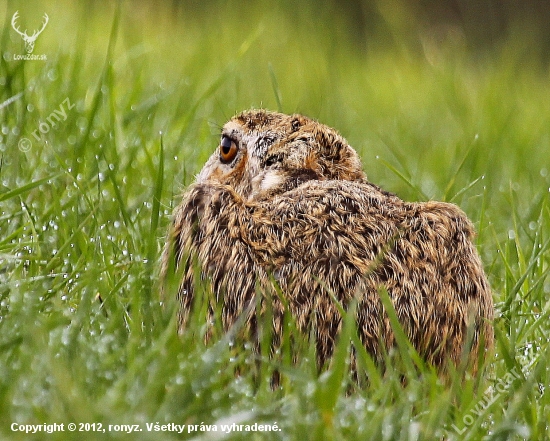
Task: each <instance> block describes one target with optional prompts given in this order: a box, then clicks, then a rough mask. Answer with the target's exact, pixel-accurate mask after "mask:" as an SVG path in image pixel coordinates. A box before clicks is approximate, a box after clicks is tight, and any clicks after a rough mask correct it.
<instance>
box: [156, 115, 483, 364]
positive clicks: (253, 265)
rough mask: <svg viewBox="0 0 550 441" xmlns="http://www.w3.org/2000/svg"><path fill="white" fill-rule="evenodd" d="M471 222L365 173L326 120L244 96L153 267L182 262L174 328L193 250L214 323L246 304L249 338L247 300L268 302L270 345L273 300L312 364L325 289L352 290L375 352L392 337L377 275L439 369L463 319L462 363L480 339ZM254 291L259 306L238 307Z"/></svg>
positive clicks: (231, 320) (323, 331) (227, 320)
mask: <svg viewBox="0 0 550 441" xmlns="http://www.w3.org/2000/svg"><path fill="white" fill-rule="evenodd" d="M473 234H474V232H473V227H472V224H471V223H470V221H469V220H468V219H467V218H466V216H465V214H464V213H463V212H462V211H461V210H460V209H459V208H458V207H456V206H455V205H451V204H448V203H440V202H424V203H408V202H404V201H402V200H401V199H399V198H398V197H397V196H395V195H393V194H390V193H388V192H385V191H383V190H381V189H380V188H379V187H377V186H375V185H373V184H371V183H370V182H368V181H367V178H366V176H365V174H364V173H363V171H362V170H361V162H360V159H359V157H358V155H357V153H356V152H355V150H354V149H353V148H352V147H350V146H349V145H348V144H347V142H346V140H345V139H344V138H342V137H341V136H340V135H339V134H338V133H337V132H336V131H335V130H333V129H331V128H329V127H327V126H325V125H322V124H320V123H318V122H316V121H314V120H312V119H309V118H307V117H304V116H301V115H292V116H289V115H284V114H280V113H274V112H268V111H264V110H250V111H246V112H243V113H241V114H240V115H237V116H236V117H234V118H233V119H231V120H230V121H229V122H228V123H227V124H226V125H225V126H224V127H223V130H222V135H221V141H220V145H219V148H218V149H217V150H216V152H214V154H213V155H212V156H211V157H210V159H209V160H208V162H207V163H206V164H205V166H204V167H203V169H202V171H201V172H200V174H199V175H198V176H197V178H196V182H195V183H194V184H192V185H191V186H190V188H189V189H188V190H187V191H186V192H185V194H184V195H183V200H182V202H181V204H180V205H179V207H178V208H177V209H176V210H175V213H174V219H173V224H172V227H171V230H170V232H169V238H168V242H167V246H166V248H165V251H164V255H163V259H162V266H161V277H162V278H165V277H166V273H167V272H168V271H170V268H172V270H173V268H174V267H179V270H180V271H182V272H183V273H182V274H183V275H182V280H181V284H180V286H179V292H178V298H179V302H180V303H181V309H180V315H179V326H180V330H183V329H184V328H185V326H186V321H187V318H188V314H189V311H190V309H191V307H192V304H193V299H194V296H195V291H194V279H195V273H196V272H197V271H196V265H193V263H192V262H193V261H194V260H195V261H198V263H199V264H200V267H201V268H202V277H203V278H206V279H208V280H209V282H210V287H211V288H210V289H211V299H212V300H211V302H217V303H218V305H219V306H220V308H221V320H222V325H223V329H225V330H228V329H229V328H231V326H232V325H233V324H235V323H236V321H237V319H238V318H239V316H240V315H241V314H246V317H245V318H244V319H245V320H244V323H245V329H246V331H247V332H249V333H250V334H249V338H252V339H254V338H256V333H257V326H258V323H259V321H258V320H257V317H256V314H257V311H262V310H265V306H266V305H265V303H266V302H270V305H271V307H272V314H273V316H272V317H273V333H274V343H273V344H274V346H277V345H278V344H279V342H280V337H281V334H282V332H283V330H282V322H283V321H282V316H283V311H284V308H285V307H286V308H288V309H289V310H290V313H291V315H292V316H293V317H294V320H295V322H296V324H297V326H298V328H299V329H300V330H301V331H303V332H304V333H307V335H314V336H315V342H316V347H317V354H318V362H319V364H320V365H322V364H323V363H324V362H326V361H327V360H328V359H329V358H330V356H331V354H332V352H333V348H334V345H335V341H336V339H337V338H338V333H339V329H340V327H341V322H342V318H341V315H340V313H339V312H338V309H337V307H336V305H335V302H334V300H333V299H332V298H331V295H329V293H328V292H327V290H330V291H331V292H332V293H333V294H334V295H335V296H336V298H337V299H338V300H339V302H341V304H342V305H344V307H346V306H347V305H348V304H349V303H350V301H351V300H352V299H353V298H354V297H356V298H357V299H358V307H357V317H356V320H357V329H358V332H359V336H360V338H361V341H362V342H363V344H364V346H365V348H366V349H367V350H368V351H369V353H370V354H371V355H372V356H373V357H374V359H375V360H378V361H382V360H383V354H384V352H385V351H387V350H389V349H390V348H391V347H393V346H394V345H395V338H394V333H393V330H392V327H391V325H390V322H389V319H388V316H387V314H386V312H385V310H384V307H383V305H382V302H381V299H380V290H381V289H385V290H386V291H387V293H388V295H389V297H390V299H391V301H392V302H393V306H394V309H395V311H396V313H397V316H398V318H399V320H400V322H401V326H402V328H403V330H404V331H405V333H406V334H407V336H408V338H409V339H410V341H411V342H412V344H413V345H414V347H415V348H416V350H417V351H418V353H419V354H420V355H421V356H422V357H424V359H425V360H427V361H428V362H429V363H431V364H432V365H434V366H435V367H436V368H437V369H438V370H439V371H440V372H442V371H445V370H446V368H445V366H446V363H447V361H448V360H450V361H451V362H453V363H454V364H457V363H458V362H459V360H460V356H461V353H462V351H463V348H464V346H465V343H466V340H467V338H466V336H467V333H468V332H470V334H469V335H471V336H472V338H473V340H472V347H471V350H470V356H469V357H470V359H469V360H470V362H471V363H470V366H471V367H472V369H474V370H475V369H476V359H477V356H478V355H477V354H478V353H479V352H478V351H480V350H481V351H483V350H485V349H489V348H491V347H492V344H493V328H492V318H493V302H492V297H491V291H490V289H489V286H488V283H487V279H486V277H485V274H484V271H483V266H482V264H481V261H480V259H479V257H478V254H477V252H476V250H475V248H474V246H473V244H472V242H471V238H472V236H473ZM274 284H277V285H278V288H277V289H280V291H279V292H280V294H281V295H282V296H283V300H284V302H282V301H281V299H280V298H279V297H278V296H277V294H275V289H274V288H273V286H274ZM257 296H261V300H260V304H261V305H262V306H261V307H260V308H261V309H258V307H257V305H256V306H252V307H251V304H255V302H256V301H257V300H258V299H257ZM262 302H263V303H262ZM284 305H286V306H284ZM211 310H212V308H211ZM212 314H213V313H212ZM211 319H212V320H214V318H213V315H212V317H211ZM469 330H470V331H469ZM382 345H383V346H382ZM480 345H482V346H480Z"/></svg>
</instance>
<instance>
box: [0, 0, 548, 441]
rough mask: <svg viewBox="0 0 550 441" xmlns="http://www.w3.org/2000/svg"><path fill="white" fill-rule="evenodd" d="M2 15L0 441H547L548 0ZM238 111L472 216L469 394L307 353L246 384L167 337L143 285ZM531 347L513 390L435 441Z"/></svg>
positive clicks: (230, 5) (388, 185)
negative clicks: (277, 114)
mask: <svg viewBox="0 0 550 441" xmlns="http://www.w3.org/2000/svg"><path fill="white" fill-rule="evenodd" d="M16 11H18V15H19V16H18V18H17V25H18V26H19V28H20V30H21V31H23V30H25V29H27V30H28V33H29V34H32V32H33V30H35V29H39V28H40V26H41V23H42V21H43V16H44V13H46V14H48V16H49V22H48V24H47V26H46V27H45V28H44V30H43V32H42V33H41V34H40V35H39V36H38V37H37V39H36V43H35V48H34V52H33V54H35V55H45V58H47V59H46V60H43V61H40V60H29V61H24V60H19V59H14V56H16V57H15V58H17V56H18V55H21V54H25V45H24V42H23V39H22V38H21V36H20V35H19V34H17V33H16V31H15V30H14V28H13V27H12V23H11V22H12V19H13V16H14V13H15V12H16ZM0 23H2V24H3V30H2V35H1V39H0V43H1V44H0V47H1V58H0V372H2V375H0V434H2V436H3V438H4V439H12V438H13V439H26V438H25V436H24V434H21V433H18V432H12V431H11V430H10V429H9V427H10V424H11V423H12V422H13V421H19V422H20V423H34V424H40V423H43V422H46V423H50V422H66V423H67V422H70V421H76V422H79V421H80V422H84V421H88V422H94V421H101V422H104V423H109V422H111V423H113V424H134V423H140V424H142V423H144V422H147V421H150V422H154V421H158V420H160V421H165V422H186V423H189V424H191V423H195V424H200V422H201V421H204V422H209V423H212V422H214V421H220V420H223V418H226V419H227V418H229V420H230V421H240V420H243V418H244V419H246V418H249V419H250V418H256V419H258V418H267V421H277V420H278V421H279V423H280V425H281V427H282V428H283V431H282V432H281V433H274V434H269V435H267V434H264V435H261V437H260V438H256V439H264V437H267V438H269V439H325V438H326V439H434V437H435V438H441V437H442V436H443V434H445V433H447V435H448V437H449V438H450V439H462V438H464V437H465V439H480V438H481V436H484V435H486V434H488V433H489V434H490V435H491V436H492V437H493V438H492V439H507V437H511V436H518V437H520V438H521V437H523V438H530V439H548V438H547V437H548V433H547V430H548V428H547V421H548V420H549V415H548V412H549V409H550V404H549V398H548V394H546V395H544V393H543V392H544V387H547V385H548V384H549V381H548V379H549V375H548V371H547V369H546V368H545V366H546V365H547V364H548V363H547V360H548V339H549V337H550V335H549V329H548V324H547V323H548V313H549V310H550V307H549V303H548V296H549V293H550V282H549V281H548V277H547V276H548V271H549V267H550V258H549V254H550V252H549V242H548V239H549V237H550V213H549V194H550V193H549V192H550V175H549V173H550V160H549V158H550V99H549V97H550V67H549V66H550V64H549V63H550V3H548V2H546V1H535V0H529V1H522V2H519V1H512V0H500V1H497V0H492V1H483V2H478V1H473V0H464V1H441V2H437V1H420V0H418V1H399V0H388V1H383V0H379V1H364V2H359V1H351V0H346V1H343V2H337V1H324V2H322V1H319V2H314V1H302V2H291V1H279V2H267V1H260V2H249V3H244V2H237V1H231V0H230V1H196V0H195V1H182V2H178V1H172V2H168V1H166V2H146V1H122V2H110V1H78V2H72V1H56V2H47V1H18V0H9V1H7V2H6V1H2V2H1V3H0ZM251 107H263V108H267V109H271V110H277V109H279V110H281V111H284V112H286V113H293V112H298V113H303V114H305V115H308V116H310V117H313V118H316V119H318V120H320V121H321V122H323V123H325V124H327V125H330V126H332V127H334V128H336V129H337V130H339V131H340V132H341V134H342V135H343V136H344V137H346V138H347V140H348V141H349V142H350V144H351V145H352V146H354V147H355V148H356V149H357V151H358V152H359V154H360V156H361V158H362V160H363V167H364V170H365V171H366V173H367V175H368V177H369V179H370V180H371V181H372V182H374V183H376V184H378V185H381V186H382V187H384V188H385V189H386V190H389V191H392V192H395V193H397V194H398V195H399V196H400V197H402V198H403V199H406V200H429V199H436V200H446V201H451V202H454V203H456V204H458V205H459V206H460V207H461V208H462V209H463V210H464V211H465V212H466V213H467V214H468V216H469V217H470V218H471V219H472V220H473V222H474V223H475V226H476V229H477V231H478V236H477V238H476V244H477V246H478V249H479V251H480V254H481V256H482V259H483V261H484V264H485V268H486V271H487V273H488V276H489V279H490V282H491V285H492V287H493V290H494V298H495V303H496V305H497V314H496V322H495V325H496V329H497V341H498V345H497V349H496V354H495V357H494V359H491V360H488V361H487V364H488V367H489V375H488V376H487V378H486V379H484V380H481V381H482V383H481V386H479V387H474V383H475V382H474V383H472V384H470V383H468V384H467V385H465V386H464V387H455V388H453V389H451V390H448V389H445V388H443V387H442V385H441V384H439V383H437V381H436V380H435V379H432V381H425V382H418V381H416V382H415V381H412V380H411V381H410V383H409V385H408V387H407V389H406V390H407V393H406V394H403V393H402V390H403V389H402V387H401V382H400V379H399V376H398V375H395V376H394V377H391V376H390V377H389V378H386V382H385V383H383V384H382V385H377V384H374V383H376V382H374V383H373V384H372V385H371V387H368V388H366V389H365V390H362V391H358V392H357V393H356V394H352V395H351V396H349V395H348V394H347V393H346V388H345V387H340V383H342V381H343V380H342V377H339V376H338V375H340V374H338V372H340V371H338V370H331V369H329V371H328V373H326V375H325V374H323V375H324V376H323V375H322V376H321V377H318V375H317V373H316V372H315V369H309V368H308V366H309V364H308V363H307V362H304V363H305V364H298V365H297V366H296V367H292V366H286V370H285V372H286V374H287V375H288V379H290V380H291V381H290V380H289V382H288V383H285V387H284V388H283V390H282V391H279V392H278V393H273V392H271V391H270V389H269V384H268V383H269V378H270V376H269V375H265V373H264V374H261V375H260V377H261V378H262V382H261V384H262V386H261V387H260V390H259V391H258V390H257V389H254V387H252V386H250V384H254V379H252V377H251V376H250V375H247V374H245V373H243V376H242V377H241V379H238V378H235V376H234V374H233V371H234V369H235V366H234V363H236V362H235V354H233V353H232V352H231V350H230V349H228V348H227V347H225V346H223V345H222V346H223V347H222V346H216V347H215V348H214V349H215V350H213V349H212V348H205V347H204V345H202V343H201V341H200V340H201V339H193V338H192V336H191V337H186V336H183V337H181V338H180V337H178V336H177V335H176V333H175V324H174V322H173V317H174V314H173V312H174V305H173V299H172V300H170V299H168V301H167V303H168V306H166V305H165V307H164V308H162V307H161V306H160V305H159V299H158V286H157V281H156V278H157V276H156V271H157V269H156V268H157V261H158V258H159V255H160V250H161V247H162V245H163V243H164V235H165V231H166V227H167V225H168V222H169V219H170V214H171V212H172V209H173V207H174V205H175V204H177V203H178V201H179V194H180V192H181V191H182V189H184V188H185V186H186V185H188V184H189V183H190V182H192V180H193V175H194V174H196V173H198V171H199V170H200V168H201V167H202V165H203V164H204V162H205V161H206V159H207V158H208V156H209V155H210V154H211V152H212V151H213V150H214V149H215V148H216V145H217V143H218V141H219V131H220V128H221V126H222V125H223V123H224V122H225V121H227V120H228V119H229V118H231V116H233V115H234V114H235V113H236V112H239V111H241V110H244V109H247V108H251ZM56 111H57V112H58V113H55V112H56ZM52 115H57V118H55V117H52ZM35 135H36V136H35ZM97 294H99V295H100V296H101V298H102V299H103V303H100V302H99V301H98V300H97V298H96V296H97ZM220 341H222V340H220ZM303 355H304V360H306V361H307V359H308V354H307V353H305V354H303ZM247 356H252V355H251V354H248V355H246V354H245V355H239V356H237V357H236V358H237V362H241V361H242V358H239V357H245V358H246V357H247ZM213 360H215V362H213ZM239 360H240V361H239ZM522 360H523V361H525V360H530V361H531V364H529V366H530V368H529V369H528V371H527V372H528V374H529V375H527V377H528V378H527V379H526V380H525V381H523V382H521V383H520V384H516V383H514V386H513V387H510V389H509V390H507V392H506V394H504V395H503V396H502V397H501V400H500V401H498V402H496V404H494V405H492V406H490V407H489V409H488V410H487V412H486V414H484V417H480V418H479V419H476V423H475V424H471V425H469V426H468V427H469V428H468V431H467V432H466V434H465V435H464V436H460V437H459V436H458V435H457V432H453V431H452V430H451V434H450V435H449V434H448V432H445V430H447V429H448V428H449V427H450V426H451V425H452V424H455V425H457V426H459V427H462V426H463V425H464V421H465V420H464V418H466V416H468V415H471V414H469V413H468V412H469V411H470V409H471V407H472V406H474V405H475V404H476V403H477V402H478V401H479V400H480V398H481V397H482V396H483V393H484V392H485V390H486V387H488V385H494V384H496V382H497V380H498V379H499V378H502V377H503V376H504V375H505V374H506V373H507V372H509V371H510V369H512V368H513V367H514V366H518V365H519V364H518V363H520V362H522ZM264 361H265V360H264ZM265 362H266V363H267V364H268V365H269V361H265ZM271 369H274V368H273V367H271ZM308 369H309V370H308ZM262 372H263V371H262ZM199 374H200V375H199ZM256 374H257V373H256ZM262 375H264V376H262ZM254 378H257V377H254ZM344 382H345V381H344ZM455 386H456V385H455ZM537 386H538V387H537ZM541 387H542V389H541ZM539 390H540V393H539V392H537V391H539ZM327 397H329V398H330V399H328V398H327ZM332 399H333V401H331V400H332ZM327 400H328V401H327ZM327 403H329V404H327ZM419 403H420V404H419ZM503 409H506V410H507V412H503ZM243 412H244V413H243ZM243 415H244V416H243ZM231 418H233V419H231ZM239 418H240V420H239ZM365 421H367V422H368V424H366V423H365ZM467 421H469V420H467ZM460 424H462V426H460ZM446 428H447V429H446ZM73 435H74V437H75V439H79V438H78V437H77V435H81V434H78V433H75V434H73ZM194 435H199V434H192V435H189V436H190V437H191V436H194ZM68 436H69V434H67V433H64V434H57V435H56V434H52V435H48V438H47V439H67V437H68ZM88 436H92V434H88ZM107 436H108V437H114V438H116V439H120V438H124V436H123V435H121V434H112V433H111V434H98V439H105V437H107ZM156 436H160V435H159V434H157V435H156ZM162 436H163V437H164V438H154V439H173V437H175V435H174V434H163V435H162ZM240 436H242V435H239V434H235V435H231V436H230V437H229V438H231V439H241V438H239V437H240ZM255 436H258V437H259V436H260V435H258V434H256V435H255ZM148 437H149V438H148ZM499 437H500V438H499ZM36 439H41V438H40V437H37V438H36ZM80 439H81V438H80ZM133 439H153V437H152V435H151V436H150V434H149V435H148V434H147V433H142V434H139V435H136V437H134V438H133Z"/></svg>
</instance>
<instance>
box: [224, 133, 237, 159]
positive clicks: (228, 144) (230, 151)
mask: <svg viewBox="0 0 550 441" xmlns="http://www.w3.org/2000/svg"><path fill="white" fill-rule="evenodd" d="M238 151H239V148H238V147H237V143H236V142H235V141H233V140H232V139H231V138H228V137H227V136H223V137H222V141H221V142H220V160H221V161H222V162H223V163H224V164H227V163H228V162H231V161H233V159H235V156H237V152H238Z"/></svg>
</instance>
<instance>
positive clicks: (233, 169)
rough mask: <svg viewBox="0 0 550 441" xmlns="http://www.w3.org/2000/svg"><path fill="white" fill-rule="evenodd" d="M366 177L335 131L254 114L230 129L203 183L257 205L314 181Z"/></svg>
mask: <svg viewBox="0 0 550 441" xmlns="http://www.w3.org/2000/svg"><path fill="white" fill-rule="evenodd" d="M364 177H365V175H364V174H363V172H362V171H361V162H360V160H359V157H358V155H357V153H356V152H355V150H354V149H353V148H352V147H350V146H349V145H348V144H347V142H346V140H345V139H344V138H342V137H341V136H340V135H339V134H338V133H337V132H336V131H335V130H333V129H331V128H329V127H327V126H325V125H323V124H319V123H318V122H317V121H314V120H312V119H309V118H306V117H304V116H302V115H284V114H282V113H275V112H268V111H265V110H249V111H246V112H243V113H241V114H240V115H237V116H235V117H234V118H233V119H231V120H230V121H229V122H228V123H227V124H225V126H224V127H223V130H222V136H221V141H220V145H219V147H218V149H217V151H216V152H214V154H213V155H212V156H211V157H210V159H209V160H208V161H207V163H206V164H205V166H204V167H203V169H202V171H201V172H200V174H199V175H198V177H197V183H198V184H201V183H209V182H213V183H214V182H215V183H220V184H224V185H229V186H231V187H232V188H233V189H234V190H235V191H236V192H237V193H238V194H240V195H241V196H242V197H243V198H245V199H255V198H257V197H261V196H262V195H267V194H274V193H278V192H281V191H287V190H290V189H292V188H295V187H297V186H298V185H300V184H301V183H303V182H305V181H308V180H311V179H316V180H332V179H338V180H358V179H363V178H364Z"/></svg>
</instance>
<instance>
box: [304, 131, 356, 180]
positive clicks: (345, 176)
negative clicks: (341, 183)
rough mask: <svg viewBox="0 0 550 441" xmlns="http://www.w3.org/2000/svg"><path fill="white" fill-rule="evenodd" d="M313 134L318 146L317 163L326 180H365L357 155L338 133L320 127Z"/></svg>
mask: <svg viewBox="0 0 550 441" xmlns="http://www.w3.org/2000/svg"><path fill="white" fill-rule="evenodd" d="M313 133H314V137H315V141H316V142H317V145H318V146H319V156H320V157H319V162H320V163H322V164H323V166H324V167H323V168H324V170H325V172H324V174H325V175H326V176H327V178H329V179H342V180H349V181H355V180H359V179H363V178H365V174H364V173H363V171H362V170H361V160H360V159H359V155H357V152H356V151H355V150H354V149H353V148H352V147H351V146H350V145H349V144H348V143H347V141H346V140H345V139H344V138H342V136H340V135H339V134H338V132H336V131H335V130H333V129H331V128H330V127H327V126H322V125H320V126H318V127H316V128H315V129H314V132H313Z"/></svg>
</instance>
